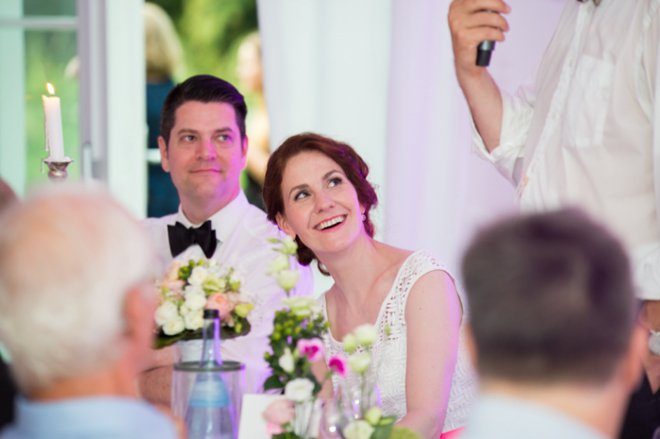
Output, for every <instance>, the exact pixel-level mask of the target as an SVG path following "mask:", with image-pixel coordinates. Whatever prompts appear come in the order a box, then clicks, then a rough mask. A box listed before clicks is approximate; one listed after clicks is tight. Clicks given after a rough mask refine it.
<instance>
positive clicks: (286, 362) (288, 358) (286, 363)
mask: <svg viewBox="0 0 660 439" xmlns="http://www.w3.org/2000/svg"><path fill="white" fill-rule="evenodd" d="M277 363H278V364H279V365H280V367H281V368H282V369H284V371H285V372H286V373H291V372H293V368H294V367H295V365H294V363H295V360H294V358H293V354H292V353H291V349H289V348H286V349H285V350H284V354H282V356H281V357H280V359H279V360H278V361H277Z"/></svg>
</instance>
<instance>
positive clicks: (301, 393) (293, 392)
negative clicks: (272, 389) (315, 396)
mask: <svg viewBox="0 0 660 439" xmlns="http://www.w3.org/2000/svg"><path fill="white" fill-rule="evenodd" d="M313 390H314V383H312V382H311V381H310V380H308V379H307V378H296V379H295V380H291V381H289V382H288V383H287V385H286V387H284V396H286V397H287V398H289V399H290V400H291V401H293V402H304V401H307V400H309V399H310V398H311V397H312V391H313Z"/></svg>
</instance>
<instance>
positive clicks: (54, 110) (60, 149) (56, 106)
mask: <svg viewBox="0 0 660 439" xmlns="http://www.w3.org/2000/svg"><path fill="white" fill-rule="evenodd" d="M46 88H47V89H48V93H49V94H50V96H45V95H42V96H41V102H42V103H43V105H44V120H45V126H46V151H48V153H49V154H48V160H50V161H54V162H57V161H63V160H64V158H65V157H64V140H63V137H62V112H61V111H60V98H58V97H57V96H54V95H55V88H54V87H53V86H52V84H51V83H47V84H46Z"/></svg>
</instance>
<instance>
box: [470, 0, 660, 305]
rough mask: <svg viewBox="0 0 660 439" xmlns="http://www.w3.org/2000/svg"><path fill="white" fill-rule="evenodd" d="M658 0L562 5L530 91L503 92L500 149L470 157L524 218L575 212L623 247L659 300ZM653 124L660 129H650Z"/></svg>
mask: <svg viewBox="0 0 660 439" xmlns="http://www.w3.org/2000/svg"><path fill="white" fill-rule="evenodd" d="M659 41H660V0H625V1H615V0H603V2H602V3H601V4H600V5H599V6H595V5H594V4H593V2H586V3H579V2H577V1H575V0H567V2H566V7H565V9H564V11H563V13H562V16H561V19H560V22H559V25H558V28H557V30H556V33H555V35H554V37H553V39H552V41H551V43H550V45H549V47H548V49H547V50H546V53H545V56H544V59H543V61H542V63H541V66H540V68H539V73H538V77H537V80H536V86H535V87H534V89H533V90H530V89H524V88H523V89H520V90H519V92H518V93H517V95H516V96H508V95H505V94H504V93H503V96H502V98H503V120H502V130H501V137H500V144H499V146H498V147H497V148H496V149H494V150H493V151H492V153H490V154H489V153H488V152H487V150H486V148H485V146H484V144H483V141H482V139H481V138H480V137H479V135H478V133H477V132H476V130H475V136H474V143H475V146H476V149H477V150H478V151H479V152H480V154H481V155H482V156H483V157H485V158H486V159H487V160H489V161H491V162H493V163H494V164H495V166H496V167H497V169H498V170H499V171H500V173H502V174H503V175H504V176H505V177H506V178H507V179H509V180H510V181H511V182H513V183H514V184H515V185H517V187H518V194H519V196H520V204H521V208H522V209H523V210H546V209H552V208H555V207H558V206H563V205H578V206H580V207H582V208H584V209H585V210H587V211H588V212H589V213H591V214H592V215H593V216H594V217H595V218H598V219H601V220H602V221H604V223H605V224H607V225H608V226H609V227H610V228H611V229H613V230H614V231H615V232H616V233H618V234H619V235H620V236H621V238H622V240H623V241H624V243H625V244H626V246H627V247H628V249H629V251H630V254H631V257H632V260H633V266H634V274H635V278H636V282H637V285H638V287H639V296H640V297H642V298H647V299H656V300H660V218H659V215H658V213H659V212H660V208H659V206H660V98H658V97H657V96H658V95H659V94H660V87H659V86H658V85H659V84H660V68H658V63H659V62H660V57H659V56H658V49H659V47H660V45H659V44H658V42H659ZM654 125H655V126H656V127H657V128H656V129H655V130H654Z"/></svg>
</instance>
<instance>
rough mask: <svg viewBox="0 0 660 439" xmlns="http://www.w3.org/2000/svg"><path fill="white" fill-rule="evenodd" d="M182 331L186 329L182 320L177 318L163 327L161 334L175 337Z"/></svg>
mask: <svg viewBox="0 0 660 439" xmlns="http://www.w3.org/2000/svg"><path fill="white" fill-rule="evenodd" d="M184 329H186V326H185V324H184V322H183V319H182V318H181V317H179V316H176V317H174V318H173V319H172V320H169V321H167V322H166V323H165V324H164V325H163V332H164V333H165V335H177V334H178V333H180V332H183V330H184Z"/></svg>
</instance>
